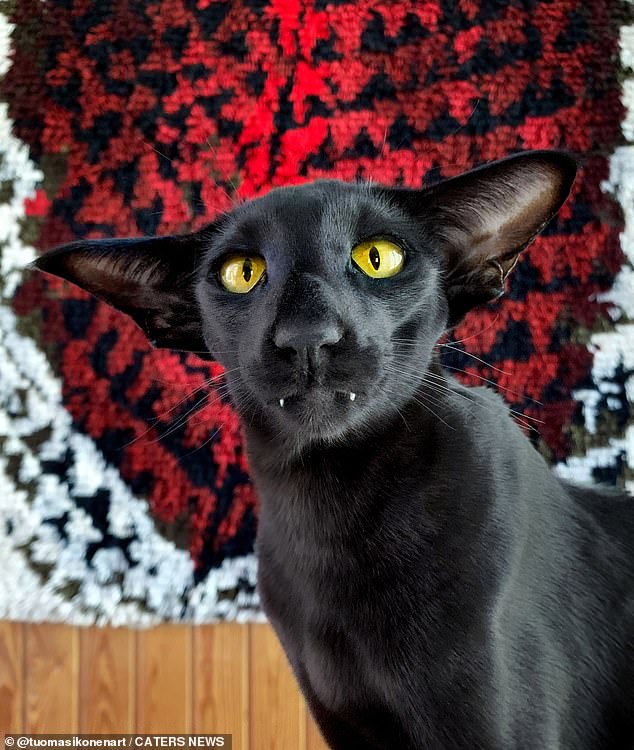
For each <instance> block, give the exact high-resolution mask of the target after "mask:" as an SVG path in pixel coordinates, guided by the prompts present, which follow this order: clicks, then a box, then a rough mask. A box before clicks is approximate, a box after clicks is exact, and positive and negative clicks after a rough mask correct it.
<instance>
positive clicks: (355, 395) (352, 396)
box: [350, 391, 357, 401]
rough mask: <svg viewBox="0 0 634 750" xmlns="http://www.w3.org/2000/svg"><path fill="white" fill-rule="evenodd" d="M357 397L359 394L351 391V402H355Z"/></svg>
mask: <svg viewBox="0 0 634 750" xmlns="http://www.w3.org/2000/svg"><path fill="white" fill-rule="evenodd" d="M356 397H357V394H356V393H353V392H352V391H350V401H354V400H355V398H356Z"/></svg>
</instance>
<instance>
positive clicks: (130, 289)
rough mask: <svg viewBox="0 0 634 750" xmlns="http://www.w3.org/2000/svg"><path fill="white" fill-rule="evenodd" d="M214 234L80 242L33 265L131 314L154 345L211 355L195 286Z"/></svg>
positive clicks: (51, 252) (60, 249)
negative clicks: (202, 260)
mask: <svg viewBox="0 0 634 750" xmlns="http://www.w3.org/2000/svg"><path fill="white" fill-rule="evenodd" d="M210 230H213V225H211V227H207V228H205V229H203V230H201V231H200V232H197V233H195V234H188V235H182V236H174V237H149V238H143V239H106V240H80V241H78V242H72V243H70V244H69V245H63V246H62V247H58V248H56V249H54V250H51V251H50V252H48V253H45V254H44V255H42V256H41V257H40V258H38V259H37V260H35V261H34V262H33V264H32V265H33V266H34V267H35V268H38V269H40V270H42V271H46V272H47V273H51V274H54V275H56V276H60V277H61V278H63V279H67V280H68V281H71V282H72V283H73V284H77V286H80V287H81V288H82V289H85V290H86V291H88V292H90V293H91V294H94V295H95V297H98V298H99V299H101V300H103V301H104V302H107V303H108V304H109V305H112V306H113V307H115V308H117V310H121V311H122V312H124V313H126V314H127V315H129V316H130V317H131V318H132V319H133V320H134V321H135V322H136V323H137V325H138V326H140V328H141V329H142V330H143V331H144V333H145V334H146V336H147V337H148V338H149V340H150V341H151V342H152V344H153V345H154V346H157V347H168V348H174V349H180V350H186V351H193V352H196V353H198V354H200V355H201V356H205V352H206V345H205V342H204V340H203V337H202V332H201V320H200V314H199V308H198V304H197V301H196V296H195V293H194V284H195V280H196V272H197V269H198V266H199V263H200V259H201V257H202V255H203V253H204V250H205V246H206V244H207V242H206V239H207V238H208V237H209V232H210Z"/></svg>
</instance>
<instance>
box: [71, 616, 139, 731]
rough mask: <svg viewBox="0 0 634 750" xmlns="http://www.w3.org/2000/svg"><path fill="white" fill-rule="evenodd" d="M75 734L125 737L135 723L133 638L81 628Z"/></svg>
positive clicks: (109, 630)
mask: <svg viewBox="0 0 634 750" xmlns="http://www.w3.org/2000/svg"><path fill="white" fill-rule="evenodd" d="M79 653H80V675H79V687H80V690H79V731H80V732H86V733H87V734H90V733H92V734H117V733H121V734H126V733H128V732H133V731H134V722H135V704H136V695H135V680H134V678H135V635H134V632H133V631H131V630H125V629H123V628H85V629H82V630H81V631H80V637H79Z"/></svg>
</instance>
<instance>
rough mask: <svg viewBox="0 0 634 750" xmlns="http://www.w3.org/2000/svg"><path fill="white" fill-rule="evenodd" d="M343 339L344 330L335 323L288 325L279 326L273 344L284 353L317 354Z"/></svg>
mask: <svg viewBox="0 0 634 750" xmlns="http://www.w3.org/2000/svg"><path fill="white" fill-rule="evenodd" d="M342 338H343V328H342V326H339V325H337V324H335V323H323V324H321V323H320V324H319V325H315V324H313V325H297V324H287V325H281V326H278V328H277V330H276V331H275V334H274V336H273V343H274V344H275V346H276V347H277V348H278V349H280V350H282V351H289V350H290V351H292V352H295V353H296V354H299V355H301V354H303V353H305V352H308V351H311V352H317V351H318V350H319V349H321V348H322V347H324V346H334V345H335V344H337V343H339V341H341V339H342Z"/></svg>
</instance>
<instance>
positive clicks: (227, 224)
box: [35, 152, 575, 446]
mask: <svg viewBox="0 0 634 750" xmlns="http://www.w3.org/2000/svg"><path fill="white" fill-rule="evenodd" d="M574 174H575V165H574V163H573V162H572V161H571V160H570V159H569V158H568V157H565V156H562V155H560V154H557V153H550V152H534V153H527V154H522V155H519V156H516V157H512V158H510V159H507V160H504V161H502V162H496V163H495V164H493V165H489V166H488V167H484V168H481V169H479V170H474V171H473V172H470V173H467V174H466V175H463V176H461V177H458V178H454V179H453V180H448V181H445V182H443V183H440V184H439V185H438V186H435V187H433V188H430V189H427V190H423V191H414V190H401V189H390V188H383V187H380V186H376V185H362V184H346V183H342V182H338V181H336V180H324V181H318V182H315V183H312V184H305V185H300V186H292V187H287V188H279V189H276V190H273V191H271V192H270V193H269V194H267V195H265V196H264V197H262V198H259V199H257V200H253V201H249V202H247V203H244V204H241V205H239V206H237V207H236V208H234V209H233V210H232V211H231V212H229V213H227V214H225V215H223V216H221V217H219V218H218V219H217V220H216V221H215V222H214V223H213V224H211V225H209V226H208V227H205V228H204V229H203V230H201V231H199V232H197V233H194V234H190V235H183V236H179V237H164V238H149V239H144V240H100V241H91V240H87V241H81V242H78V243H73V244H71V245H68V246H65V247H62V248H58V249H57V250H54V251H52V252H51V253H48V254H46V255H44V256H42V257H41V258H40V259H38V261H36V264H35V265H36V266H37V267H39V268H41V269H43V270H45V271H48V272H50V273H55V274H57V275H59V276H62V277H63V278H66V279H69V280H70V281H73V282H74V283H77V284H79V285H80V286H82V287H84V288H85V289H87V290H88V291H90V292H92V293H93V294H95V295H96V296H98V297H100V298H102V299H104V300H105V301H107V302H109V303H110V304H112V305H114V306H115V307H117V308H118V309H120V310H122V311H123V312H125V313H127V314H129V315H131V316H132V317H133V318H134V320H135V321H136V322H137V323H138V324H139V325H140V326H141V327H142V328H143V330H144V331H145V332H146V333H147V335H148V337H149V338H150V340H152V341H153V343H154V344H155V345H157V346H168V347H169V346H171V347H174V348H178V349H185V350H191V351H196V352H198V353H203V354H204V355H205V356H209V357H213V358H215V359H217V360H218V361H220V362H221V363H222V364H223V365H224V367H225V369H226V378H227V382H228V385H229V389H230V393H231V396H232V400H233V402H234V404H235V405H236V407H237V409H238V411H239V412H240V414H241V416H242V417H243V419H245V420H250V421H253V420H256V421H257V422H258V423H261V424H263V425H266V426H267V428H268V429H269V430H270V431H271V433H272V434H275V435H277V436H278V437H279V438H280V439H282V440H289V441H293V442H294V443H295V444H296V445H298V446H301V445H304V444H308V443H311V442H315V441H332V440H336V439H338V438H341V437H343V436H345V435H346V434H347V433H348V432H349V431H351V430H359V429H364V428H365V427H369V426H370V425H371V424H372V423H373V421H375V420H377V419H385V417H386V415H387V414H392V413H396V412H397V411H398V409H399V407H400V406H402V405H404V404H405V403H407V402H408V401H410V400H411V399H412V398H413V397H415V391H416V388H417V383H418V382H420V378H422V376H423V374H424V372H425V370H426V369H427V366H428V364H429V360H430V358H431V355H432V350H433V346H434V344H435V342H436V341H437V339H438V337H439V336H440V335H441V334H442V332H443V330H445V328H446V327H447V326H448V325H451V324H453V323H455V322H456V321H458V320H459V319H460V318H461V317H462V316H463V315H464V314H465V313H466V311H467V310H469V309H470V308H471V307H473V306H475V305H477V304H479V303H481V302H484V301H487V300H490V299H493V298H495V297H497V296H499V294H501V293H502V291H503V287H504V281H505V278H506V275H507V274H508V273H509V271H510V270H511V268H512V267H513V265H514V264H515V262H516V260H517V256H518V254H519V252H520V251H521V250H522V249H524V247H526V245H527V244H528V243H529V242H530V241H531V240H532V239H533V237H534V236H535V235H536V234H537V232H538V231H539V230H540V229H541V228H542V227H543V226H544V224H545V223H546V222H547V221H548V220H549V219H550V218H552V216H553V215H554V213H555V212H556V211H557V210H558V209H559V207H560V206H561V204H562V203H563V201H564V200H565V198H566V196H567V195H568V192H569V190H570V187H571V184H572V181H573V179H574Z"/></svg>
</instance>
